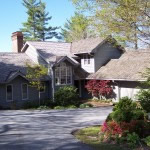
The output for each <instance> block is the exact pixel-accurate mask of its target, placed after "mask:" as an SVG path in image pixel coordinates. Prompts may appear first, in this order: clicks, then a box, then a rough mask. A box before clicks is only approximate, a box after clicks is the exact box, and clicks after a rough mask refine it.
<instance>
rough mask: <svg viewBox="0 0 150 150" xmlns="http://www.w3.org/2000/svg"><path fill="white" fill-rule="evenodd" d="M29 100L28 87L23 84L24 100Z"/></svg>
mask: <svg viewBox="0 0 150 150" xmlns="http://www.w3.org/2000/svg"><path fill="white" fill-rule="evenodd" d="M27 99H28V85H27V84H26V83H25V84H22V100H27Z"/></svg>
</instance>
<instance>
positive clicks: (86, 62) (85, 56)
mask: <svg viewBox="0 0 150 150" xmlns="http://www.w3.org/2000/svg"><path fill="white" fill-rule="evenodd" d="M90 63H91V60H90V55H88V54H86V55H84V64H85V65H88V64H90Z"/></svg>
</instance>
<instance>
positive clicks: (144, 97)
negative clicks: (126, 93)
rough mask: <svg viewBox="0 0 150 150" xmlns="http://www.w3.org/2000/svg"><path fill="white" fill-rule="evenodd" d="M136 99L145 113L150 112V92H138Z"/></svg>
mask: <svg viewBox="0 0 150 150" xmlns="http://www.w3.org/2000/svg"><path fill="white" fill-rule="evenodd" d="M137 99H138V100H139V102H140V104H141V106H142V108H143V109H144V110H145V111H146V112H148V113H149V112H150V90H140V91H139V92H138V94H137Z"/></svg>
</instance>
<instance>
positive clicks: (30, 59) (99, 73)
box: [0, 32, 150, 107]
mask: <svg viewBox="0 0 150 150" xmlns="http://www.w3.org/2000/svg"><path fill="white" fill-rule="evenodd" d="M12 43H13V44H12V45H13V48H12V50H13V52H11V53H3V52H2V53H0V106H3V107H10V106H11V105H13V104H15V105H17V106H18V107H20V106H22V105H23V104H24V103H25V102H27V101H36V100H38V91H37V89H35V88H33V87H31V86H30V85H29V81H28V80H27V79H26V64H27V63H28V64H32V65H34V64H41V65H44V66H46V67H47V68H48V76H47V77H46V78H44V79H43V84H44V87H45V88H44V89H42V90H41V91H40V93H41V99H52V97H53V94H54V92H55V91H56V90H57V89H58V88H59V87H62V86H64V85H74V86H76V87H77V88H78V93H79V96H80V97H81V98H88V97H90V95H89V94H88V92H87V90H86V89H85V84H86V82H87V80H91V79H96V80H112V81H113V83H114V92H115V93H116V97H115V99H116V100H118V99H119V98H120V97H122V96H126V95H127V96H132V95H134V93H135V92H136V90H137V89H136V87H137V85H138V81H140V80H144V79H142V78H141V76H140V74H139V72H141V71H144V70H145V68H146V67H148V66H149V64H150V63H149V58H150V57H149V56H150V53H149V52H134V51H132V52H126V51H125V49H124V48H122V47H121V46H120V45H118V44H117V41H115V39H113V38H112V37H111V36H109V37H107V38H106V39H101V38H89V39H84V40H80V41H77V42H73V43H65V42H50V41H47V42H40V41H27V42H26V43H25V44H24V45H23V35H22V33H21V32H14V33H13V34H12ZM128 92H129V93H128Z"/></svg>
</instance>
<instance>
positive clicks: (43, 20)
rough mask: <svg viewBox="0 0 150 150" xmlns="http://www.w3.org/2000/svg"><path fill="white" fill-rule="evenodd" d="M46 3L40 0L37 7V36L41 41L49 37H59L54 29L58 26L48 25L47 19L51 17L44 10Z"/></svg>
mask: <svg viewBox="0 0 150 150" xmlns="http://www.w3.org/2000/svg"><path fill="white" fill-rule="evenodd" d="M45 9H46V4H45V3H43V2H41V1H40V7H39V9H38V15H37V19H38V21H39V24H38V25H37V26H38V27H37V34H38V38H39V39H40V40H42V41H45V40H47V39H51V38H53V37H56V38H59V36H58V33H57V32H56V31H55V30H56V29H58V27H51V26H49V23H48V21H49V20H51V19H52V17H51V16H50V17H49V13H48V12H46V10H45Z"/></svg>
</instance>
